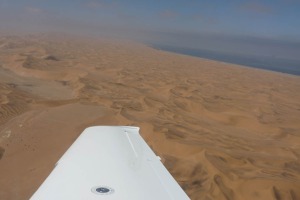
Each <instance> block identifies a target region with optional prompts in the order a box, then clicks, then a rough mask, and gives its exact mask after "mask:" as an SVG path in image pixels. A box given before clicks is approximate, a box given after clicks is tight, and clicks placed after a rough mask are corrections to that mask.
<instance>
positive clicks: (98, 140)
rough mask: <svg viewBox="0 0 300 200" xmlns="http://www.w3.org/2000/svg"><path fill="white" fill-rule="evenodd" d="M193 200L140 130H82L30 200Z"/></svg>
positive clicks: (113, 127) (112, 127)
mask: <svg viewBox="0 0 300 200" xmlns="http://www.w3.org/2000/svg"><path fill="white" fill-rule="evenodd" d="M53 199H55V200H69V199H70V200H86V199H89V200H94V199H95V200H96V199H108V200H110V199H111V200H114V199H118V200H121V199H122V200H127V199H128V200H144V199H145V200H146V199H149V200H154V199H155V200H158V199H163V200H167V199H189V197H188V196H187V195H186V194H185V193H184V191H183V190H182V189H181V187H180V186H179V185H178V183H177V182H176V181H175V179H174V178H173V177H172V176H171V174H170V173H169V172H168V170H167V169H166V168H165V167H164V166H163V164H162V163H161V162H160V159H159V157H157V156H156V155H155V154H154V153H153V151H152V150H151V149H150V147H149V146H148V145H147V143H146V142H145V141H144V140H143V138H142V137H141V136H140V134H139V128H138V127H130V126H95V127H90V128H87V129H85V130H84V132H83V133H82V134H81V135H80V136H79V137H78V139H77V140H76V141H75V142H74V144H73V145H72V146H71V147H70V148H69V149H68V150H67V151H66V153H65V154H64V155H63V156H62V158H61V159H60V160H59V161H58V163H57V164H56V167H55V168H54V170H53V171H52V172H51V174H50V175H49V176H48V178H47V179H46V180H45V182H44V183H43V184H42V185H41V186H40V188H39V189H38V190H37V191H36V192H35V194H34V195H33V196H32V197H31V200H53Z"/></svg>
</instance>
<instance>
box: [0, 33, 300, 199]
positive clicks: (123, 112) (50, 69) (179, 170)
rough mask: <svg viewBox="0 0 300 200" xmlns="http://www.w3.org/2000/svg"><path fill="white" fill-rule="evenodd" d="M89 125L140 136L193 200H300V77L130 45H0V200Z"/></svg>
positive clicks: (38, 40) (11, 41) (22, 187)
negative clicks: (129, 129)
mask: <svg viewBox="0 0 300 200" xmlns="http://www.w3.org/2000/svg"><path fill="white" fill-rule="evenodd" d="M91 125H135V126H140V127H141V135H142V136H143V137H144V138H145V140H146V141H147V142H148V144H149V145H150V146H151V147H152V148H153V150H154V151H155V152H156V153H157V154H158V155H159V156H160V157H162V160H163V162H164V164H165V166H166V167H167V168H168V170H169V171H170V172H171V173H172V174H173V176H174V177H175V179H176V180H177V181H178V182H179V184H180V185H181V186H182V188H183V189H184V190H185V191H186V192H187V194H188V195H189V196H190V197H191V199H206V200H208V199H220V200H229V199H243V200H250V199H261V200H266V199H277V200H280V199H292V200H296V199H300V77H299V76H293V75H286V74H280V73H275V72H268V71H263V70H258V69H251V68H246V67H241V66H235V65H231V64H226V63H220V62H215V61H210V60H205V59H199V58H194V57H189V56H183V55H178V54H172V53H168V52H164V51H158V50H154V49H151V48H149V47H146V46H144V45H142V44H134V43H129V42H124V41H118V42H116V41H109V40H100V39H98V40H95V39H83V38H76V37H71V36H62V35H51V36H49V35H46V34H42V35H36V36H22V37H21V36H20V37H14V36H10V37H7V36H6V37H4V36H1V37H0V158H1V160H0V177H1V178H0V186H1V189H0V199H13V200H19V199H28V198H29V197H30V196H31V195H32V194H33V192H34V191H35V190H36V189H37V188H38V187H39V185H40V184H41V183H42V182H43V181H44V179H45V178H46V177H47V176H48V174H49V173H50V172H51V170H52V169H53V167H54V164H55V163H56V161H57V160H58V159H59V158H60V156H61V155H62V154H63V153H64V152H65V151H66V150H67V148H68V147H69V146H70V145H71V144H72V143H73V141H74V140H75V139H76V138H77V137H78V135H79V134H80V133H81V132H82V130H83V129H84V128H85V127H87V126H91Z"/></svg>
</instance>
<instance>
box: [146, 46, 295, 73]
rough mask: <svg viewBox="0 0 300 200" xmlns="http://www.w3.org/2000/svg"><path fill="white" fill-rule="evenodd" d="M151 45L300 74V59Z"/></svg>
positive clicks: (175, 51)
mask: <svg viewBox="0 0 300 200" xmlns="http://www.w3.org/2000/svg"><path fill="white" fill-rule="evenodd" d="M151 46H152V47H153V48H155V49H159V50H164V51H170V52H174V53H180V54H185V55H190V56H196V57H200V58H206V59H211V60H217V61H222V62H227V63H232V64H238V65H244V66H248V67H254V68H259V69H265V70H271V71H276V72H282V73H287V74H293V75H298V76H300V60H291V59H283V58H278V57H272V56H269V57H268V56H253V55H249V56H248V55H247V56H246V55H238V54H233V53H232V54H230V53H223V52H215V51H210V50H202V49H191V48H181V47H172V46H166V45H153V44H151ZM299 57H300V55H299Z"/></svg>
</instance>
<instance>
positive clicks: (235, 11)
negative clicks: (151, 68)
mask: <svg viewBox="0 0 300 200" xmlns="http://www.w3.org/2000/svg"><path fill="white" fill-rule="evenodd" d="M5 30H9V31H11V30H12V31H29V32H30V31H33V32H35V31H41V32H43V31H67V32H75V33H86V34H93V35H108V36H112V37H124V38H130V39H136V40H139V41H144V42H150V43H159V44H166V45H175V46H176V45H177V46H184V47H191V48H201V49H210V50H216V49H218V50H219V51H229V52H240V50H241V49H245V46H246V47H247V48H246V50H245V52H246V53H251V52H252V53H257V50H260V51H261V52H265V51H271V52H269V53H268V52H267V53H268V54H272V55H273V54H274V50H273V49H275V53H276V52H277V54H279V53H281V52H285V54H286V55H285V56H290V57H295V58H297V57H299V56H298V55H299V54H298V53H300V0H198V1H197V0H163V1H150V0H149V1H143V0H139V1H138V0H123V1H121V0H115V1H105V0H87V1H84V0H0V31H5ZM257 45H258V46H257ZM291 54H296V55H295V56H293V55H291Z"/></svg>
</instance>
